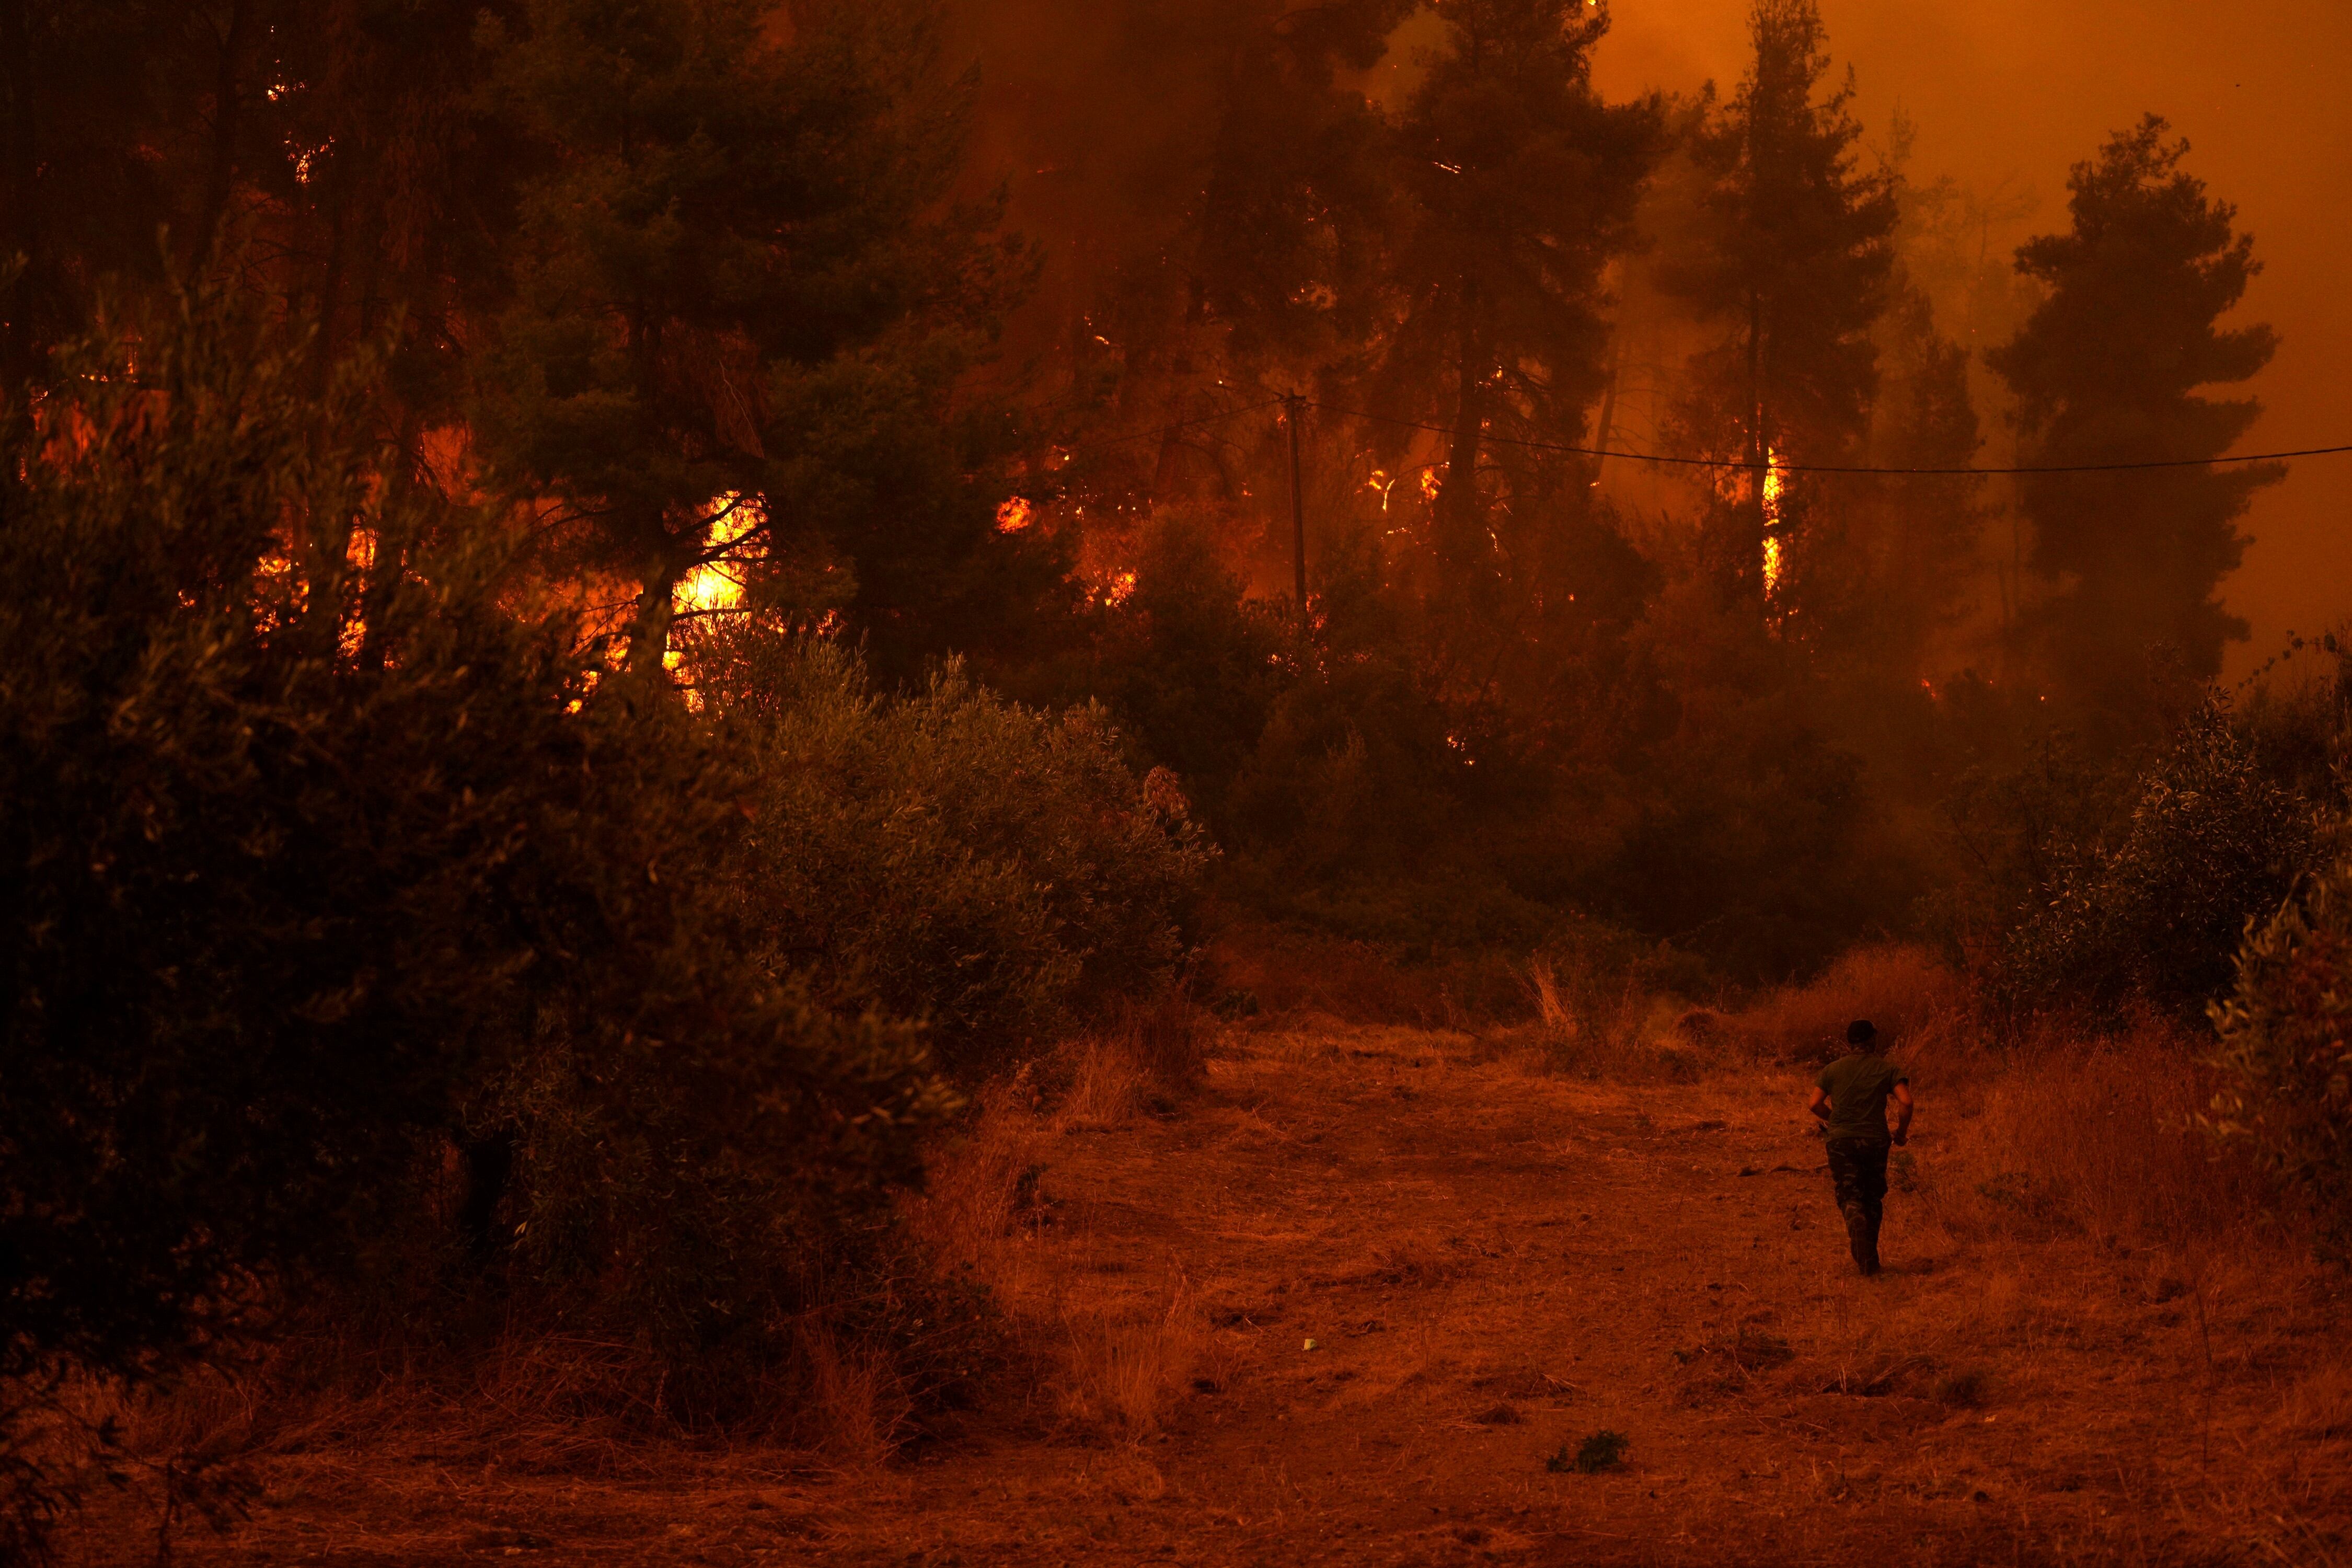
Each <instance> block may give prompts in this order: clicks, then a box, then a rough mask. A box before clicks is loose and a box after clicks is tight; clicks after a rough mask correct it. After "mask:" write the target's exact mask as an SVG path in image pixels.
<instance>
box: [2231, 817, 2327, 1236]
mask: <svg viewBox="0 0 2352 1568" xmlns="http://www.w3.org/2000/svg"><path fill="white" fill-rule="evenodd" d="M2210 1016H2211V1018H2212V1022H2213V1027H2214V1030H2215V1032H2216V1033H2217V1034H2218V1036H2219V1037H2220V1043H2219V1045H2218V1047H2217V1048H2216V1050H2215V1052H2214V1057H2213V1062H2214V1065H2215V1066H2216V1067H2217V1068H2219V1069H2220V1071H2221V1089H2220V1091H2219V1092H2218V1093H2217V1094H2216V1095H2215V1096H2214V1100H2213V1115H2212V1119H2211V1126H2212V1128H2213V1130H2214V1131H2215V1132H2216V1134H2217V1135H2218V1136H2219V1137H2220V1138H2221V1141H2222V1142H2225V1143H2229V1144H2234V1145H2237V1146H2239V1147H2241V1148H2243V1149H2245V1150H2246V1151H2247V1152H2250V1153H2252V1155H2253V1156H2254V1158H2255V1159H2256V1161H2257V1162H2258V1163H2261V1164H2262V1165H2263V1166H2264V1167H2265V1168H2267V1169H2268V1170H2270V1171H2271V1172H2273V1173H2275V1174H2276V1175H2278V1176H2279V1177H2281V1178H2282V1179H2283V1180H2284V1182H2286V1183H2287V1184H2289V1185H2290V1186H2292V1187H2294V1188H2296V1189H2298V1190H2300V1191H2301V1192H2302V1193H2303V1194H2305V1196H2307V1197H2308V1198H2310V1199H2311V1200H2312V1201H2313V1203H2314V1204H2315V1206H2316V1208H2317V1209H2318V1211H2319V1213H2320V1215H2321V1216H2322V1218H2323V1220H2324V1223H2325V1234H2326V1237H2327V1240H2328V1242H2329V1243H2330V1245H2331V1246H2333V1247H2335V1248H2336V1249H2337V1250H2341V1249H2343V1248H2344V1247H2345V1245H2346V1243H2347V1240H2352V858H2347V859H2341V860H2338V861H2337V862H2336V864H2335V865H2334V866H2333V867H2331V868H2328V869H2326V870H2325V871H2323V872H2321V873H2319V874H2318V875H2316V876H2315V877H2313V878H2312V879H2310V880H2309V881H2308V882H2307V883H2306V884H2305V887H2304V888H2303V889H2302V890H2301V892H2300V893H2299V894H2298V895H2297V896H2296V897H2295V898H2294V899H2291V900H2288V901H2287V902H2286V903H2285V905H2284V907H2282V908H2281V909H2280V910H2278V911H2277V912H2276V913H2274V914H2273V915H2272V916H2271V917H2270V918H2269V919H2268V920H2266V921H2248V922H2247V929H2246V938H2245V942H2244V944H2243V945H2242V947H2241V948H2240V949H2239V950H2238V957H2237V984H2236V986H2235V987H2234V988H2233V989H2232V990H2231V994H2229V995H2228V996H2226V997H2224V998H2222V999H2221V1000H2220V1001H2217V1002H2215V1003H2214V1004H2213V1005H2212V1007H2211V1010H2210Z"/></svg>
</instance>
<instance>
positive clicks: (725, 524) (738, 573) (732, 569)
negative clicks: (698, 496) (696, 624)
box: [670, 490, 761, 615]
mask: <svg viewBox="0 0 2352 1568" xmlns="http://www.w3.org/2000/svg"><path fill="white" fill-rule="evenodd" d="M702 517H703V526H704V528H705V529H706V530H707V531H708V532H709V540H710V542H711V543H713V544H716V545H718V546H719V552H718V553H717V554H716V555H715V556H713V558H712V559H710V560H709V561H706V562H704V563H702V564H701V565H699V566H697V567H695V568H693V569H692V570H691V571H689V572H688V573H687V574H686V575H685V576H683V577H681V578H679V579H678V580H677V588H676V589H675V590H674V591H673V593H672V595H671V601H670V602H671V604H672V605H673V606H674V607H675V608H676V609H677V610H678V611H680V612H681V613H688V614H697V615H709V614H712V613H716V612H723V611H727V610H740V609H741V608H742V607H743V562H742V559H741V557H740V554H739V553H738V552H737V551H736V549H735V546H736V545H737V544H738V543H739V542H740V541H741V540H742V538H743V536H744V535H745V534H747V533H749V532H751V530H752V528H753V527H754V526H755V525H757V524H758V523H759V521H761V511H760V506H759V503H758V502H757V501H754V500H750V499H748V498H746V497H744V496H742V495H739V494H737V493H736V492H735V491H733V490H730V491H728V492H727V493H726V494H724V495H718V496H713V497H711V498H710V501H709V505H707V506H705V507H704V508H703V512H702Z"/></svg>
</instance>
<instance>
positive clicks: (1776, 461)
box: [1764, 452, 1788, 599]
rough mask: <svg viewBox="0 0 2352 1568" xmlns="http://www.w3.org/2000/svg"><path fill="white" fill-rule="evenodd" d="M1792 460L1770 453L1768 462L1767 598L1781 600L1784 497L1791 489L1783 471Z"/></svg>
mask: <svg viewBox="0 0 2352 1568" xmlns="http://www.w3.org/2000/svg"><path fill="white" fill-rule="evenodd" d="M1787 467H1788V459H1787V458H1783V457H1781V456H1780V453H1779V452H1772V453H1769V454H1768V455H1767V456H1766V457H1765V459H1764V596H1765V597H1766V598H1767V599H1773V598H1778V597H1779V596H1780V579H1781V577H1782V576H1783V575H1784V574H1785V570H1786V565H1787V563H1786V559H1785V552H1784V549H1783V546H1782V544H1781V540H1780V531H1781V519H1780V507H1781V497H1782V495H1783V494H1784V493H1785V491H1786V489H1787V488H1788V479H1787V476H1786V474H1785V473H1784V471H1783V470H1785V469H1786V468H1787Z"/></svg>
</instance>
